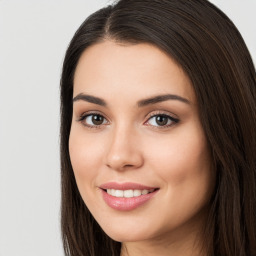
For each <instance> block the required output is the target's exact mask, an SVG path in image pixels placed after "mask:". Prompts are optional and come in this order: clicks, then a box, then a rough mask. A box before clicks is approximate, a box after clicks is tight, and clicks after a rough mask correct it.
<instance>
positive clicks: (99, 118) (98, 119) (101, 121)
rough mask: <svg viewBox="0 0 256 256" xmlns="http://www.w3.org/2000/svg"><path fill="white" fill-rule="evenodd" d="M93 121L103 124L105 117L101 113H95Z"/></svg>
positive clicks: (96, 123)
mask: <svg viewBox="0 0 256 256" xmlns="http://www.w3.org/2000/svg"><path fill="white" fill-rule="evenodd" d="M92 122H93V124H95V125H101V124H102V123H103V117H102V116H100V115H93V116H92Z"/></svg>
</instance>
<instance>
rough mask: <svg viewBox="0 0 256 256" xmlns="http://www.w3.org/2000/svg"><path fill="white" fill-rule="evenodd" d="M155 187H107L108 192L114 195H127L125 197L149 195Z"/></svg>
mask: <svg viewBox="0 0 256 256" xmlns="http://www.w3.org/2000/svg"><path fill="white" fill-rule="evenodd" d="M154 190H155V189H150V190H147V189H143V190H138V189H135V190H133V189H129V190H119V189H107V193H108V194H109V195H111V196H114V197H125V198H132V197H138V196H141V195H147V194H149V193H152V192H153V191H154Z"/></svg>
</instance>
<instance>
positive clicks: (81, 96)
mask: <svg viewBox="0 0 256 256" xmlns="http://www.w3.org/2000/svg"><path fill="white" fill-rule="evenodd" d="M79 100H83V101H87V102H90V103H93V104H97V105H100V106H103V107H106V106H107V103H106V101H105V100H103V99H101V98H98V97H95V96H92V95H88V94H83V93H79V94H78V95H77V96H76V97H74V98H73V103H74V102H76V101H79Z"/></svg>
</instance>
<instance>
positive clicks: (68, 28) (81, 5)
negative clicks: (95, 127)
mask: <svg viewBox="0 0 256 256" xmlns="http://www.w3.org/2000/svg"><path fill="white" fill-rule="evenodd" d="M212 2H213V3H215V4H216V5H217V6H218V7H220V8H221V9H222V10H223V11H224V12H225V13H226V14H227V15H228V16H229V17H230V18H231V19H232V20H233V22H234V23H235V24H236V25H237V27H238V29H239V30H240V32H241V33H242V35H243V37H244V39H245V42H246V44H247V46H248V48H249V50H250V52H251V54H252V57H253V59H254V63H256V25H255V24H256V20H255V10H256V1H255V0H212ZM108 3H111V2H110V1H108V0H83V1H82V0H72V1H71V0H69V1H68V0H55V1H50V0H48V1H45V0H44V1H43V0H42V1H33V0H30V1H29V0H26V1H21V0H16V1H15V0H0V256H46V255H47V256H63V255H64V254H63V251H62V245H61V235H60V224H59V222H60V210H59V208H60V164H59V119H60V118H59V80H60V73H61V66H62V62H63V58H64V53H65V50H66V48H67V45H68V43H69V41H70V39H71V37H72V36H73V34H74V32H75V31H76V29H77V28H78V26H79V25H80V24H81V23H82V22H83V21H84V19H85V18H86V17H87V16H88V15H89V14H90V13H92V12H94V11H96V10H97V9H99V8H101V7H103V6H105V5H106V4H108Z"/></svg>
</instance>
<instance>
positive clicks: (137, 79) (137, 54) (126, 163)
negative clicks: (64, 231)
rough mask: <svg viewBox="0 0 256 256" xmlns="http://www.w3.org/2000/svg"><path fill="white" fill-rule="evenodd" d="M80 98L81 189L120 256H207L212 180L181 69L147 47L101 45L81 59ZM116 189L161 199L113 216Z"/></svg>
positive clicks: (76, 107)
mask: <svg viewBox="0 0 256 256" xmlns="http://www.w3.org/2000/svg"><path fill="white" fill-rule="evenodd" d="M170 95H171V96H170ZM73 96H74V99H75V100H74V103H73V120H72V126H71V133H70V140H69V151H70V158H71V163H72V167H73V170H74V174H75V178H76V182H77V185H78V188H79V191H80V193H81V196H82V198H83V200H84V202H85V204H86V205H87V207H88V208H89V210H90V211H91V213H92V215H93V216H94V218H95V219H96V220H97V222H98V223H99V225H100V226H101V227H102V229H103V230H104V231H105V232H106V233H107V234H108V235H109V236H110V237H111V238H112V239H114V240H116V241H120V242H122V253H121V255H122V256H128V255H129V256H137V255H144V256H151V255H161V256H167V255H172V256H178V255H179V256H180V255H182V256H199V255H204V254H203V253H201V252H200V246H202V238H201V229H202V227H203V225H204V222H205V218H206V215H207V214H206V212H207V204H208V202H209V199H210V197H211V195H212V192H213V187H214V181H215V179H214V175H213V173H212V172H211V159H210V154H209V149H208V145H207V141H206V138H205V135H204V131H203V129H202V126H201V123H200V120H199V115H198V107H197V102H196V98H195V94H194V91H193V87H192V85H191V82H190V80H189V78H188V77H187V76H186V74H185V73H184V72H183V70H182V69H181V68H180V67H179V65H177V64H176V63H175V61H173V60H172V58H170V57H169V56H168V55H166V54H165V53H164V52H162V51H161V50H159V49H158V48H157V47H155V46H152V45H150V44H146V43H145V44H135V45H130V44H126V45H120V44H117V43H115V42H112V41H109V40H107V41H104V42H100V43H98V44H95V45H93V46H91V47H89V48H88V49H86V50H85V52H84V53H83V54H82V56H81V58H80V61H79V63H78V66H77V69H76V72H75V78H74V95H73ZM159 96H160V97H159ZM148 99H150V100H148ZM109 182H115V183H119V184H120V183H121V184H122V183H125V182H133V183H136V184H137V183H138V184H142V185H144V186H149V187H153V188H156V190H155V191H156V192H155V194H154V196H153V197H152V198H151V199H150V200H149V201H147V202H146V203H144V204H142V205H140V206H138V207H136V208H134V209H132V210H119V209H114V208H112V207H110V206H109V205H108V204H107V203H106V201H105V200H104V199H103V196H102V194H103V193H106V191H105V192H104V191H103V189H102V184H105V183H109ZM127 252H128V254H127Z"/></svg>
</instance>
